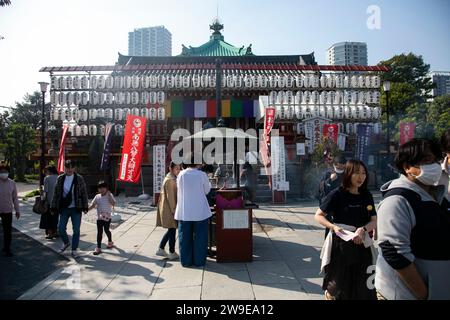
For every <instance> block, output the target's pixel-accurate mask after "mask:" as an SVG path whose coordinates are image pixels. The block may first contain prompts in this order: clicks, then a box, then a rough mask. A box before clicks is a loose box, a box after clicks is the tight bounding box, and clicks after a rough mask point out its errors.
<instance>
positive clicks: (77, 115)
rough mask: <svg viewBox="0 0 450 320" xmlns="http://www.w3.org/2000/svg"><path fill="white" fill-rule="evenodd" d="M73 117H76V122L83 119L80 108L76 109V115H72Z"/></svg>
mask: <svg viewBox="0 0 450 320" xmlns="http://www.w3.org/2000/svg"><path fill="white" fill-rule="evenodd" d="M72 118H73V119H75V121H76V122H78V121H80V120H81V110H80V109H76V110H75V117H72Z"/></svg>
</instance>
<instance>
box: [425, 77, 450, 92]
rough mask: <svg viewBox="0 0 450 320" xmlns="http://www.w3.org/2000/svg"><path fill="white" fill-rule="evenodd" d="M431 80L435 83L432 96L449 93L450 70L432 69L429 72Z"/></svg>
mask: <svg viewBox="0 0 450 320" xmlns="http://www.w3.org/2000/svg"><path fill="white" fill-rule="evenodd" d="M430 76H431V80H432V81H433V83H435V84H436V88H434V89H433V97H438V96H443V95H446V94H450V71H433V72H431V73H430Z"/></svg>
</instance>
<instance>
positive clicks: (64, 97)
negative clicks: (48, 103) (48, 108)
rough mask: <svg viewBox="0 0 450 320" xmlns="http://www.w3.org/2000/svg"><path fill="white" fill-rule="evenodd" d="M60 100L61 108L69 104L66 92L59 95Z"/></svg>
mask: <svg viewBox="0 0 450 320" xmlns="http://www.w3.org/2000/svg"><path fill="white" fill-rule="evenodd" d="M58 98H59V105H60V106H65V105H66V103H67V100H66V94H65V93H64V92H61V93H60V94H59V96H58Z"/></svg>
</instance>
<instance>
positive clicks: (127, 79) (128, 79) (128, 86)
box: [124, 76, 132, 89]
mask: <svg viewBox="0 0 450 320" xmlns="http://www.w3.org/2000/svg"><path fill="white" fill-rule="evenodd" d="M131 82H132V80H131V77H130V76H125V78H124V87H125V89H131Z"/></svg>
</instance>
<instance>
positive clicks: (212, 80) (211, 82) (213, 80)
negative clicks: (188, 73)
mask: <svg viewBox="0 0 450 320" xmlns="http://www.w3.org/2000/svg"><path fill="white" fill-rule="evenodd" d="M208 85H209V87H210V88H215V87H216V75H215V74H211V75H209V76H208Z"/></svg>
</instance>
